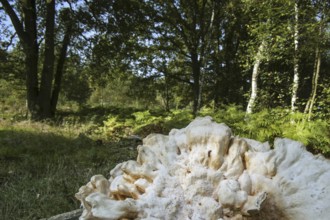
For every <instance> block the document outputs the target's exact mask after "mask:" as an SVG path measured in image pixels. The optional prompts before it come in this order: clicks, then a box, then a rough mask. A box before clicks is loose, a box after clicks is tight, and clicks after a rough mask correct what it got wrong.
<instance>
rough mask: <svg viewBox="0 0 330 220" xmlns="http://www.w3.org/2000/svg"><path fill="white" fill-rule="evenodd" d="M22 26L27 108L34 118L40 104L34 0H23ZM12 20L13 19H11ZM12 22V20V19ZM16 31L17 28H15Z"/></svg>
mask: <svg viewBox="0 0 330 220" xmlns="http://www.w3.org/2000/svg"><path fill="white" fill-rule="evenodd" d="M22 6H23V14H24V27H25V30H24V31H23V36H22V37H20V39H21V40H23V41H22V44H23V48H24V54H25V71H26V88H27V103H28V110H29V112H30V114H31V118H32V119H36V118H37V115H38V114H39V110H40V106H39V103H38V95H39V85H38V60H39V47H38V40H37V39H38V38H37V23H36V20H37V19H36V16H37V15H36V4H35V1H23V4H22ZM12 21H13V20H12ZM13 22H14V21H13ZM15 29H16V27H15ZM16 31H17V30H16Z"/></svg>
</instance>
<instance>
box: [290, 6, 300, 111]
mask: <svg viewBox="0 0 330 220" xmlns="http://www.w3.org/2000/svg"><path fill="white" fill-rule="evenodd" d="M294 13H295V18H294V22H295V24H294V57H293V83H292V97H291V111H292V112H294V111H296V108H297V107H296V102H297V99H298V87H299V59H298V47H299V8H298V3H297V1H296V2H295V4H294Z"/></svg>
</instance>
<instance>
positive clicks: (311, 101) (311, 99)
mask: <svg viewBox="0 0 330 220" xmlns="http://www.w3.org/2000/svg"><path fill="white" fill-rule="evenodd" d="M320 67H321V52H320V49H319V46H317V48H316V51H315V64H314V71H313V80H312V93H311V95H310V97H309V99H308V102H307V104H306V108H305V113H307V112H308V121H310V120H311V117H312V112H313V106H314V103H315V98H316V92H317V86H318V79H319V75H320Z"/></svg>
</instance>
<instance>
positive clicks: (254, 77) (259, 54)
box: [246, 41, 265, 114]
mask: <svg viewBox="0 0 330 220" xmlns="http://www.w3.org/2000/svg"><path fill="white" fill-rule="evenodd" d="M264 47H265V41H262V43H261V44H260V46H259V48H258V52H257V54H256V56H255V61H254V65H253V71H252V78H251V95H250V99H249V102H248V105H247V107H246V114H251V113H252V112H253V108H254V105H255V101H256V98H257V92H258V75H259V67H260V64H261V60H262V57H263V52H264Z"/></svg>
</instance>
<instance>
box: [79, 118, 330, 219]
mask: <svg viewBox="0 0 330 220" xmlns="http://www.w3.org/2000/svg"><path fill="white" fill-rule="evenodd" d="M110 176H111V177H110V179H109V180H107V179H105V178H104V177H103V176H101V175H96V176H93V177H92V178H91V181H90V182H89V183H88V184H87V185H86V186H82V187H81V188H80V190H79V192H78V193H77V194H76V197H77V198H78V199H79V200H80V201H81V204H82V206H83V208H84V212H83V214H82V216H81V217H80V219H81V220H87V219H107V220H112V219H113V220H115V219H150V220H151V219H166V220H167V219H169V220H171V219H173V220H175V219H196V220H197V219H206V220H213V219H214V220H217V219H293V220H296V219H297V220H298V219H299V220H303V219H306V220H307V219H317V220H326V219H330V162H329V160H327V159H324V158H323V157H322V156H313V155H312V154H311V153H309V152H307V151H306V150H305V148H304V146H303V145H302V144H301V143H299V142H295V141H292V140H289V139H276V140H275V143H274V149H270V147H269V145H268V144H267V143H260V142H258V141H255V140H250V139H245V138H238V137H234V136H233V135H232V132H231V129H230V128H229V127H227V126H226V125H225V124H217V123H215V122H213V121H212V119H211V118H210V117H204V118H197V119H195V120H194V121H193V122H191V123H190V124H189V125H188V126H187V127H186V128H183V129H180V130H178V129H173V130H172V131H171V132H170V134H169V135H168V136H165V135H160V134H151V135H149V136H148V137H146V138H145V139H144V140H143V145H141V146H139V147H138V157H137V160H136V161H127V162H123V163H120V164H118V165H117V166H116V167H115V168H114V169H113V170H112V171H111V172H110Z"/></svg>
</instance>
